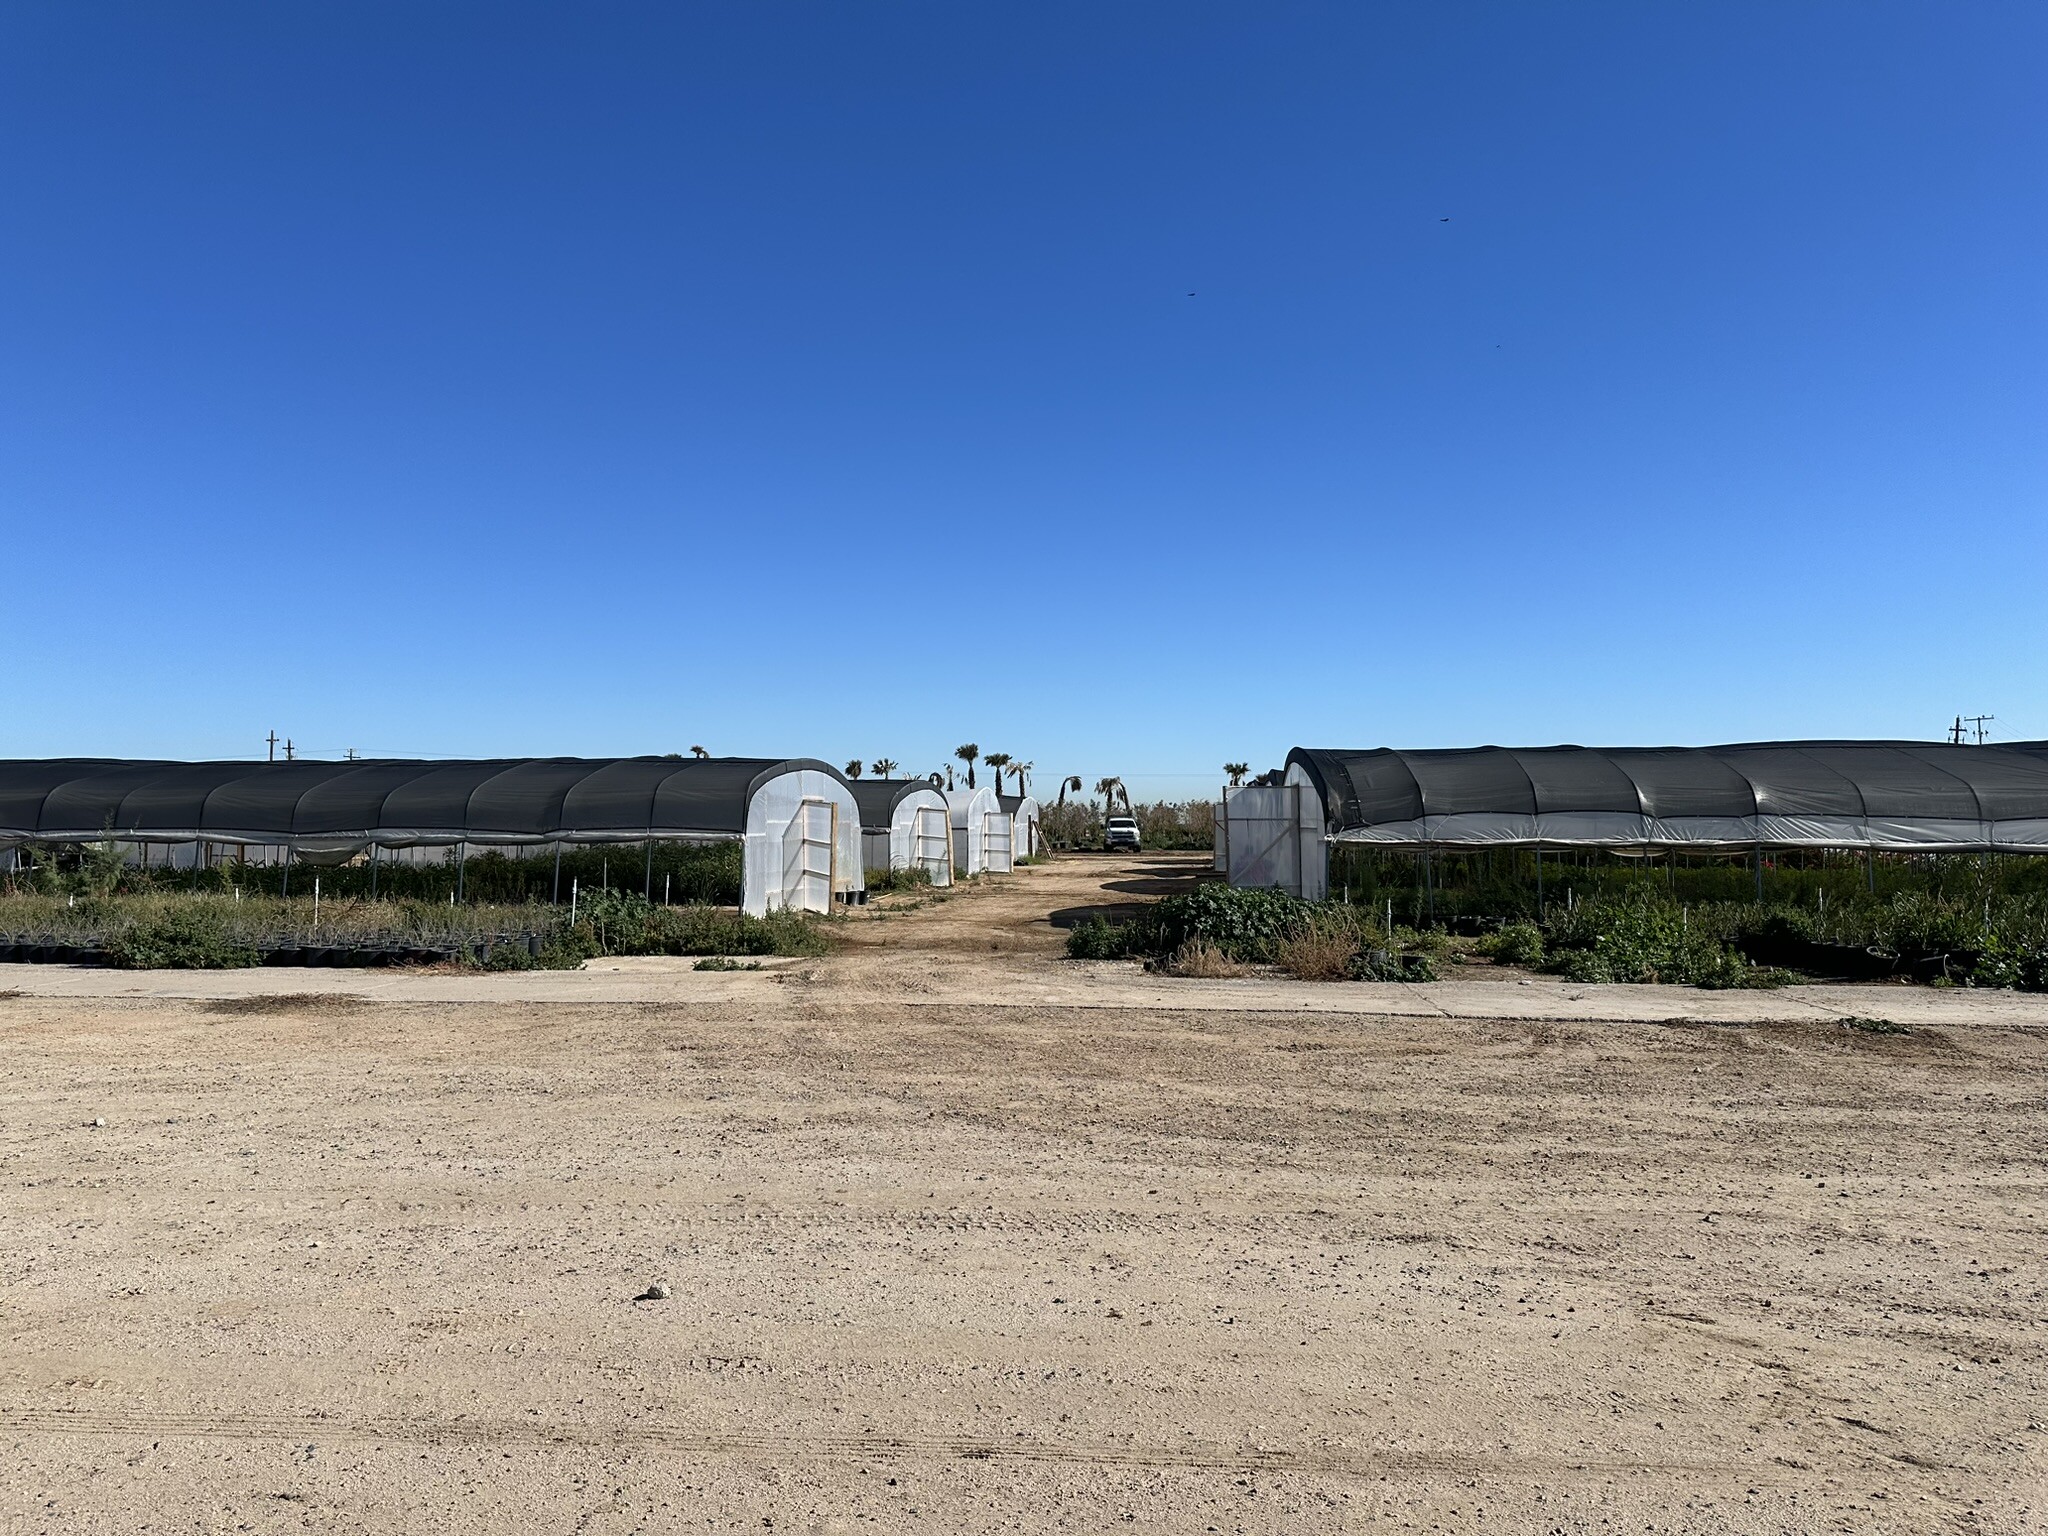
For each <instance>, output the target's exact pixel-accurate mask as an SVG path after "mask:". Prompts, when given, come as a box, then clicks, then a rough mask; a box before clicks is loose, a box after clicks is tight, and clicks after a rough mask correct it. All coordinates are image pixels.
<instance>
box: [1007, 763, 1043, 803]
mask: <svg viewBox="0 0 2048 1536" xmlns="http://www.w3.org/2000/svg"><path fill="white" fill-rule="evenodd" d="M1037 766H1038V764H1036V763H1020V762H1017V761H1016V760H1015V759H1012V760H1011V762H1010V772H1012V773H1014V774H1015V775H1016V776H1017V793H1018V794H1019V795H1020V796H1021V795H1028V794H1030V793H1031V785H1030V784H1029V783H1028V782H1027V781H1028V779H1029V777H1030V774H1031V770H1032V769H1034V768H1036V767H1037Z"/></svg>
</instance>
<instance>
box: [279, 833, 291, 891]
mask: <svg viewBox="0 0 2048 1536" xmlns="http://www.w3.org/2000/svg"><path fill="white" fill-rule="evenodd" d="M277 894H278V895H279V896H281V897H283V898H284V899H285V900H287V901H289V900H290V899H291V894H292V845H291V844H290V843H286V844H285V845H284V874H283V875H282V876H281V877H280V878H279V880H278V887H277Z"/></svg>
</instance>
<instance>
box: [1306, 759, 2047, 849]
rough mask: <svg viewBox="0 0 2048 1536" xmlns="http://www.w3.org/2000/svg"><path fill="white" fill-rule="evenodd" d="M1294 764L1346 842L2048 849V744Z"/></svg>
mask: <svg viewBox="0 0 2048 1536" xmlns="http://www.w3.org/2000/svg"><path fill="white" fill-rule="evenodd" d="M1287 762H1288V766H1289V768H1290V769H1295V768H1299V769H1300V771H1301V774H1300V776H1301V777H1304V778H1306V780H1307V781H1308V782H1309V783H1310V784H1311V785H1312V786H1313V787H1314V788H1315V790H1316V792H1317V794H1318V795H1319V796H1320V797H1321V799H1322V803H1323V811H1324V819H1325V827H1326V830H1327V831H1328V832H1329V834H1330V835H1332V836H1334V837H1337V838H1339V839H1341V840H1346V841H1358V842H1379V843H1388V844H1403V843H1406V844H1459V843H1468V844H1472V845H1486V844H1502V843H1517V842H1521V843H1527V842H1543V843H1562V844H1571V843H1584V844H1588V845H1599V844H1607V845H1621V844H1625V843H1626V844H1635V843H1656V844H1678V845H1683V844H1713V843H1722V844H1735V843H1748V842H1760V843H1766V844H1781V845H1790V846H1807V847H1814V846H1847V847H1886V848H1902V849H1918V850H1925V849H1948V848H1986V849H1997V848H2015V849H2021V850H2027V851H2048V743H2042V742H2016V743H2011V744H2005V745H1997V746H1960V745H1953V744H1949V743H1945V742H1914V741H1784V742H1745V743H1738V744H1735V745H1730V746H1718V747H1571V746H1563V747H1513V748H1510V747H1470V748H1459V749H1454V750H1437V751H1402V750H1397V749H1394V748H1386V747H1381V748H1373V749H1367V750H1329V749H1318V748H1307V747H1301V748H1296V749H1295V750H1294V751H1293V752H1290V753H1289V754H1288V757H1287Z"/></svg>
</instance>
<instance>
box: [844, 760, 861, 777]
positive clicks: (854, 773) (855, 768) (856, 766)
mask: <svg viewBox="0 0 2048 1536" xmlns="http://www.w3.org/2000/svg"><path fill="white" fill-rule="evenodd" d="M860 769H861V762H860V759H859V758H857V757H856V758H855V759H854V760H853V761H852V762H850V763H848V764H847V765H846V776H847V777H848V778H849V779H857V778H859V777H860Z"/></svg>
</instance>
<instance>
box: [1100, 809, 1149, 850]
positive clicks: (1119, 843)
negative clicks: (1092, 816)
mask: <svg viewBox="0 0 2048 1536" xmlns="http://www.w3.org/2000/svg"><path fill="white" fill-rule="evenodd" d="M1102 846H1103V847H1104V848H1105V849H1107V850H1109V851H1111V852H1114V851H1115V850H1117V849H1119V848H1129V849H1130V850H1132V851H1133V852H1136V851H1137V850H1138V849H1139V848H1140V847H1141V846H1142V844H1141V842H1140V840H1139V838H1138V818H1137V817H1135V816H1112V817H1110V818H1109V819H1108V820H1107V821H1105V822H1104V823H1103V824H1102Z"/></svg>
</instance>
